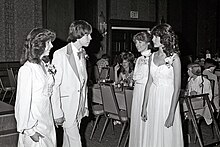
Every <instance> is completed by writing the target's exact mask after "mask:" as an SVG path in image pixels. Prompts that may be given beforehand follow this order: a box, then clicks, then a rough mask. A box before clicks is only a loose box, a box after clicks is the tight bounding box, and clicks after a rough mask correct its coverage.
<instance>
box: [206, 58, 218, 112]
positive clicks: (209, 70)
mask: <svg viewBox="0 0 220 147" xmlns="http://www.w3.org/2000/svg"><path fill="white" fill-rule="evenodd" d="M217 65H218V64H217V62H216V61H215V60H213V59H210V58H208V59H206V60H205V63H204V71H203V75H206V76H207V78H208V79H209V80H214V81H215V82H214V96H213V100H212V101H213V102H214V105H215V108H216V110H217V111H219V86H218V78H217V75H216V74H214V72H215V69H216V67H217Z"/></svg>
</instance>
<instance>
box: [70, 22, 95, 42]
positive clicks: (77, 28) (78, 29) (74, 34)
mask: <svg viewBox="0 0 220 147" xmlns="http://www.w3.org/2000/svg"><path fill="white" fill-rule="evenodd" d="M91 33H92V26H91V25H90V24H89V23H88V22H86V21H84V20H76V21H74V22H72V23H71V25H70V27H69V36H68V38H67V41H68V42H76V40H77V39H80V38H82V37H83V36H84V35H85V34H91Z"/></svg>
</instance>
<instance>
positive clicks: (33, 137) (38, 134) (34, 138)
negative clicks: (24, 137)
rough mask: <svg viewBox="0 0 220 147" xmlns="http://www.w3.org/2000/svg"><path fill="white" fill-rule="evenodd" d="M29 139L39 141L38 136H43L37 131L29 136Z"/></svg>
mask: <svg viewBox="0 0 220 147" xmlns="http://www.w3.org/2000/svg"><path fill="white" fill-rule="evenodd" d="M30 137H31V139H32V140H33V141H34V142H39V140H40V137H41V138H44V136H42V135H41V134H40V133H38V132H35V134H34V135H33V136H30Z"/></svg>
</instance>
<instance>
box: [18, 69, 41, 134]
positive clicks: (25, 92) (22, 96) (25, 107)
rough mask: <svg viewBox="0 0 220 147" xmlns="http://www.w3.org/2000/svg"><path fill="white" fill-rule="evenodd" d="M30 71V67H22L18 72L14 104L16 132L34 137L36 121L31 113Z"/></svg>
mask: <svg viewBox="0 0 220 147" xmlns="http://www.w3.org/2000/svg"><path fill="white" fill-rule="evenodd" d="M32 78H33V77H32V71H31V68H30V67H27V66H22V67H21V68H20V70H19V72H18V81H17V83H18V84H17V93H16V103H15V118H16V121H17V131H18V132H20V133H26V134H27V135H29V136H32V135H34V133H35V131H34V127H35V126H36V124H37V120H35V119H34V117H33V115H32V112H31V105H32Z"/></svg>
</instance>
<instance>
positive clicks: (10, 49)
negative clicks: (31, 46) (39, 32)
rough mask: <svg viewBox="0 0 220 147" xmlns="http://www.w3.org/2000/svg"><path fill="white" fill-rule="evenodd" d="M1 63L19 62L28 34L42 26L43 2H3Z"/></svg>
mask: <svg viewBox="0 0 220 147" xmlns="http://www.w3.org/2000/svg"><path fill="white" fill-rule="evenodd" d="M0 19H1V20H0V33H1V35H0V62H2V61H18V60H19V58H20V53H21V50H22V46H23V43H24V40H25V37H26V36H27V34H28V32H29V31H30V30H31V29H32V28H34V27H41V26H42V1H41V0H22V1H19V0H1V3H0Z"/></svg>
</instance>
